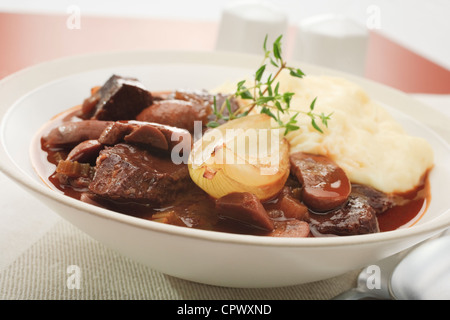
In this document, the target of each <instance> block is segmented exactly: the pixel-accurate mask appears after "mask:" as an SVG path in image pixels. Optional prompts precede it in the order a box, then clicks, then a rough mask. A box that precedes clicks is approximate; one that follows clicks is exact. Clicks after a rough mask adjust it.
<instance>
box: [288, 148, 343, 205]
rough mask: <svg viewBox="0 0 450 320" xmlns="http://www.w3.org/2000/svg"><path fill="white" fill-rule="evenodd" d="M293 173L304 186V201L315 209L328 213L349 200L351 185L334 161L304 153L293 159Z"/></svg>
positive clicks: (292, 155)
mask: <svg viewBox="0 0 450 320" xmlns="http://www.w3.org/2000/svg"><path fill="white" fill-rule="evenodd" d="M290 163H291V172H292V173H293V174H294V175H295V176H296V177H297V178H298V180H299V182H300V183H301V184H302V186H303V190H302V201H303V202H304V203H305V204H306V205H307V206H308V207H309V208H310V209H312V210H314V211H318V212H326V211H329V210H332V209H334V208H337V207H339V206H340V205H342V204H343V203H345V202H346V201H347V198H348V196H349V194H350V192H351V184H350V181H349V179H348V178H347V175H346V174H345V172H344V170H342V169H341V168H340V167H339V166H338V165H337V164H336V163H334V162H333V161H332V160H331V159H329V158H327V157H325V156H320V155H313V154H308V153H303V152H297V153H293V154H291V156H290Z"/></svg>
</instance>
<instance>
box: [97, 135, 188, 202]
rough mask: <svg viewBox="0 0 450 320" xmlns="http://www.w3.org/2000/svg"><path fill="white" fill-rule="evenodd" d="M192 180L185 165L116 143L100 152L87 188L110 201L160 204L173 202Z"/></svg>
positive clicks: (137, 148) (141, 149)
mask: <svg viewBox="0 0 450 320" xmlns="http://www.w3.org/2000/svg"><path fill="white" fill-rule="evenodd" d="M191 183H192V182H191V180H190V177H189V171H188V168H187V165H185V164H179V165H177V164H174V163H173V162H172V161H171V159H170V157H164V156H159V155H156V154H154V153H153V154H152V153H150V152H148V150H146V149H144V148H141V147H138V146H136V145H129V144H125V143H119V144H117V145H115V146H113V147H106V148H105V149H104V150H102V151H101V152H100V155H99V157H98V158H97V164H96V172H95V175H94V178H93V180H92V182H91V184H90V185H89V190H90V191H91V192H93V193H94V194H96V195H99V196H101V197H104V198H107V199H110V200H117V201H134V202H142V203H148V204H152V205H159V204H164V203H166V204H167V202H168V201H172V200H173V199H174V198H175V197H176V196H177V193H178V192H180V191H182V190H186V189H188V188H189V187H190V185H191Z"/></svg>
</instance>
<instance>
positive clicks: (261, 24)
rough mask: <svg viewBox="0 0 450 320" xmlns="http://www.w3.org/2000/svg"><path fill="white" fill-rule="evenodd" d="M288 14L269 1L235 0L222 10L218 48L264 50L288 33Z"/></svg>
mask: <svg viewBox="0 0 450 320" xmlns="http://www.w3.org/2000/svg"><path fill="white" fill-rule="evenodd" d="M287 26H288V18H287V15H286V14H284V13H283V12H282V11H280V10H279V9H278V8H277V7H275V6H273V5H272V4H271V3H269V2H266V1H255V0H253V1H250V0H249V1H236V2H233V3H231V4H229V5H228V6H227V7H225V8H224V10H223V11H222V16H221V20H220V25H219V33H218V37H217V43H216V49H217V50H223V51H235V52H244V53H252V54H261V53H262V52H263V51H262V50H263V49H262V48H263V43H264V39H265V37H266V35H267V36H268V40H267V44H268V46H269V44H271V43H273V41H275V39H276V38H277V37H278V36H280V35H285V34H286V31H287Z"/></svg>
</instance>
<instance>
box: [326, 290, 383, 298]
mask: <svg viewBox="0 0 450 320" xmlns="http://www.w3.org/2000/svg"><path fill="white" fill-rule="evenodd" d="M379 299H380V297H377V296H376V295H374V294H372V293H370V292H366V291H362V290H359V289H357V288H353V289H350V290H347V291H344V292H342V293H341V294H338V295H337V296H335V297H333V298H332V299H331V300H379Z"/></svg>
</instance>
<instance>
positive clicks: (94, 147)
mask: <svg viewBox="0 0 450 320" xmlns="http://www.w3.org/2000/svg"><path fill="white" fill-rule="evenodd" d="M102 148H103V145H102V144H101V143H100V142H98V140H86V141H83V142H81V143H79V144H78V145H77V146H76V147H75V148H73V149H72V150H70V152H69V154H68V155H67V158H66V160H72V161H78V162H85V163H91V162H95V159H96V158H97V156H98V154H99V152H100V150H101V149H102Z"/></svg>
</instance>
